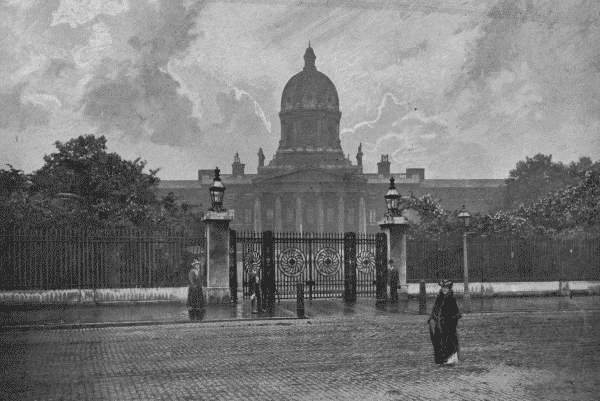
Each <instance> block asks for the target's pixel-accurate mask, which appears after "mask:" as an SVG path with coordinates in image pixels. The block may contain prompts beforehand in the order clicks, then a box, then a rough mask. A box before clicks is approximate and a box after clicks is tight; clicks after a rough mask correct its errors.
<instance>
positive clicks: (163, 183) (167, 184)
mask: <svg viewBox="0 0 600 401" xmlns="http://www.w3.org/2000/svg"><path fill="white" fill-rule="evenodd" d="M158 188H160V189H176V188H202V183H201V182H200V181H198V180H160V182H159V183H158Z"/></svg>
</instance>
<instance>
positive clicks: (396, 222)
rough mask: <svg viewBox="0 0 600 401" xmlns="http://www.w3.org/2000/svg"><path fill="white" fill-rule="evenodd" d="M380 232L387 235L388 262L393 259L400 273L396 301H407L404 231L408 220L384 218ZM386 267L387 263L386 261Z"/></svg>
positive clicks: (396, 217) (403, 218) (380, 223)
mask: <svg viewBox="0 0 600 401" xmlns="http://www.w3.org/2000/svg"><path fill="white" fill-rule="evenodd" d="M379 227H381V231H383V232H384V233H386V234H387V240H388V244H387V245H388V260H389V259H393V260H394V264H395V265H396V266H398V270H399V273H400V280H399V283H398V284H399V286H400V289H399V291H398V299H399V300H402V301H407V300H408V284H407V282H406V230H407V229H408V220H406V218H405V217H398V216H394V217H392V216H385V217H384V219H383V220H381V221H380V222H379ZM386 265H387V261H386Z"/></svg>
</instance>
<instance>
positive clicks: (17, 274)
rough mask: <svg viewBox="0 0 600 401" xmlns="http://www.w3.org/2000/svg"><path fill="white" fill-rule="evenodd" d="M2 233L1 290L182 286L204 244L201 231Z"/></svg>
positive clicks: (114, 230) (107, 230)
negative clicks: (192, 260) (194, 256)
mask: <svg viewBox="0 0 600 401" xmlns="http://www.w3.org/2000/svg"><path fill="white" fill-rule="evenodd" d="M0 238H1V239H0V241H1V243H2V252H1V253H0V289H2V290H52V289H78V288H81V289H86V288H90V289H91V288H135V287H174V286H184V285H186V284H187V273H188V271H189V268H190V267H189V266H190V262H191V258H192V257H193V255H194V254H197V253H199V252H202V251H203V248H204V247H203V238H202V237H201V236H198V235H197V234H196V233H194V232H192V231H191V230H175V229H163V230H152V231H149V230H142V229H134V228H124V229H103V230H82V229H81V230H77V229H56V230H22V229H12V230H7V231H3V232H1V233H0Z"/></svg>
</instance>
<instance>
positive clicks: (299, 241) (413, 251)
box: [0, 228, 600, 298]
mask: <svg viewBox="0 0 600 401" xmlns="http://www.w3.org/2000/svg"><path fill="white" fill-rule="evenodd" d="M354 238H355V242H354V243H355V245H354V246H355V251H356V253H355V254H356V261H355V264H350V265H352V266H354V265H355V266H356V271H357V272H356V292H357V294H358V295H359V296H374V295H375V281H376V274H375V264H376V260H375V259H376V257H375V256H376V250H375V235H374V234H357V235H355V236H354ZM236 242H237V244H238V250H237V251H238V260H242V261H243V269H244V270H243V272H244V274H243V275H242V278H241V281H242V282H243V285H244V287H243V288H244V294H245V296H247V295H248V294H247V293H248V287H247V273H248V271H249V270H248V269H249V268H250V267H251V266H252V265H258V266H260V263H261V246H262V233H251V232H240V233H238V234H237V239H236ZM0 246H1V251H0V290H29V289H32V290H33V289H44V290H49V289H72V288H131V287H171V286H185V285H186V284H187V273H188V271H189V264H190V262H191V258H192V257H193V255H194V254H198V253H201V252H203V247H204V238H203V234H202V233H201V234H198V233H197V232H192V231H191V230H187V231H185V230H175V229H164V230H154V231H148V230H141V229H132V228H127V229H106V230H68V229H55V230H22V229H13V230H10V231H8V230H6V231H2V232H0ZM274 249H275V253H274V256H275V270H276V273H275V274H276V281H277V290H278V292H279V296H280V297H281V298H284V297H287V298H293V297H295V296H296V287H295V284H296V283H299V282H304V283H305V284H308V287H307V288H306V293H305V294H306V295H307V296H312V297H317V296H319V297H321V296H335V297H337V296H341V295H342V293H343V291H344V268H345V261H344V249H345V248H344V234H341V233H314V234H313V233H310V234H308V233H304V234H299V233H275V234H274ZM346 249H348V248H346ZM468 258H469V278H470V281H472V282H479V281H482V282H492V281H495V282H503V281H504V282H507V281H557V280H569V281H575V280H600V238H587V239H540V238H537V239H522V238H501V237H482V236H469V237H468ZM462 277H463V246H462V238H461V237H458V236H457V237H456V238H451V239H445V240H437V241H432V240H409V241H408V242H407V279H408V281H409V282H418V281H419V280H421V279H425V280H426V281H427V282H435V281H438V280H439V279H441V278H448V279H451V280H455V281H461V280H462ZM238 280H240V279H239V278H238Z"/></svg>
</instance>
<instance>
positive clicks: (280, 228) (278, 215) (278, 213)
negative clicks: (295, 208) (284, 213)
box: [275, 196, 283, 232]
mask: <svg viewBox="0 0 600 401" xmlns="http://www.w3.org/2000/svg"><path fill="white" fill-rule="evenodd" d="M275 231H278V232H281V231H283V220H282V217H281V197H280V196H278V197H277V198H275Z"/></svg>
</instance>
